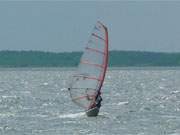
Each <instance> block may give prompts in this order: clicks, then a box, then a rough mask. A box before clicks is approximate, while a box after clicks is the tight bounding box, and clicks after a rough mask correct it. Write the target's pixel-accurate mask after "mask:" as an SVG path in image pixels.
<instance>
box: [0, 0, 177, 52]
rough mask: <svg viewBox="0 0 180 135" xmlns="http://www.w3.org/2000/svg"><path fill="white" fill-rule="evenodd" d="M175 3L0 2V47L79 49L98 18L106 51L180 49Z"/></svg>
mask: <svg viewBox="0 0 180 135" xmlns="http://www.w3.org/2000/svg"><path fill="white" fill-rule="evenodd" d="M179 14H180V2H178V1H172V2H170V1H158V2H157V1H143V0H142V1H87V2H83V1H70V0H68V1H43V0H40V1H28V0H24V1H22V0H21V1H15V0H14V1H13V0H12V1H2V0H0V50H39V51H52V52H71V51H82V50H83V49H84V47H85V44H86V42H87V40H88V37H89V35H90V33H91V31H92V28H93V26H94V25H95V23H96V22H97V21H98V20H99V21H101V22H103V23H104V24H105V25H106V26H107V27H108V31H109V48H110V50H136V51H151V52H152V51H153V52H180V16H179Z"/></svg>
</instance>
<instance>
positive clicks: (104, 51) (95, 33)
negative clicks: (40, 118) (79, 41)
mask: <svg viewBox="0 0 180 135" xmlns="http://www.w3.org/2000/svg"><path fill="white" fill-rule="evenodd" d="M107 66H108V29H107V27H106V26H105V25H104V24H102V23H101V22H99V21H98V22H97V23H96V25H95V26H94V28H93V30H92V33H91V35H90V37H89V40H88V42H87V44H86V46H85V49H84V51H83V54H82V56H81V59H80V62H79V65H78V68H77V71H76V73H75V74H73V75H72V76H71V80H70V84H69V88H68V89H69V92H70V96H71V99H72V101H73V102H74V103H76V104H77V105H78V106H80V107H82V108H84V109H85V110H86V111H87V110H89V109H91V108H92V106H93V104H94V103H95V100H96V97H97V96H98V95H100V94H101V88H102V86H103V82H104V78H105V74H106V70H107Z"/></svg>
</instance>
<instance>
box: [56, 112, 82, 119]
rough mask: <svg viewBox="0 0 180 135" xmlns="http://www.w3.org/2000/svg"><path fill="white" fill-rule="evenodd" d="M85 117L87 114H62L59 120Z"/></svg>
mask: <svg viewBox="0 0 180 135" xmlns="http://www.w3.org/2000/svg"><path fill="white" fill-rule="evenodd" d="M84 115H85V112H80V113H69V114H62V115H59V116H58V117H59V118H78V117H82V116H84Z"/></svg>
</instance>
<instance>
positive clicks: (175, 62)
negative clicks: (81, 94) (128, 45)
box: [0, 51, 180, 67]
mask: <svg viewBox="0 0 180 135" xmlns="http://www.w3.org/2000/svg"><path fill="white" fill-rule="evenodd" d="M81 55H82V52H59V53H55V52H43V51H0V67H76V66H77V65H78V63H79V60H80V57H81ZM109 66H110V67H127V66H136V67H144V66H180V53H162V52H143V51H110V54H109Z"/></svg>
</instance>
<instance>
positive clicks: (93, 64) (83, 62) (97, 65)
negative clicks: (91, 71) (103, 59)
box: [81, 60, 104, 68]
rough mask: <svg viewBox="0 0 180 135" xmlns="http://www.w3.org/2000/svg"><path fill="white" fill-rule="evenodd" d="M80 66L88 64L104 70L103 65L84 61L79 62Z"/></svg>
mask: <svg viewBox="0 0 180 135" xmlns="http://www.w3.org/2000/svg"><path fill="white" fill-rule="evenodd" d="M81 63H82V64H88V65H92V66H96V67H100V68H104V65H100V64H95V63H92V62H89V61H86V60H81Z"/></svg>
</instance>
